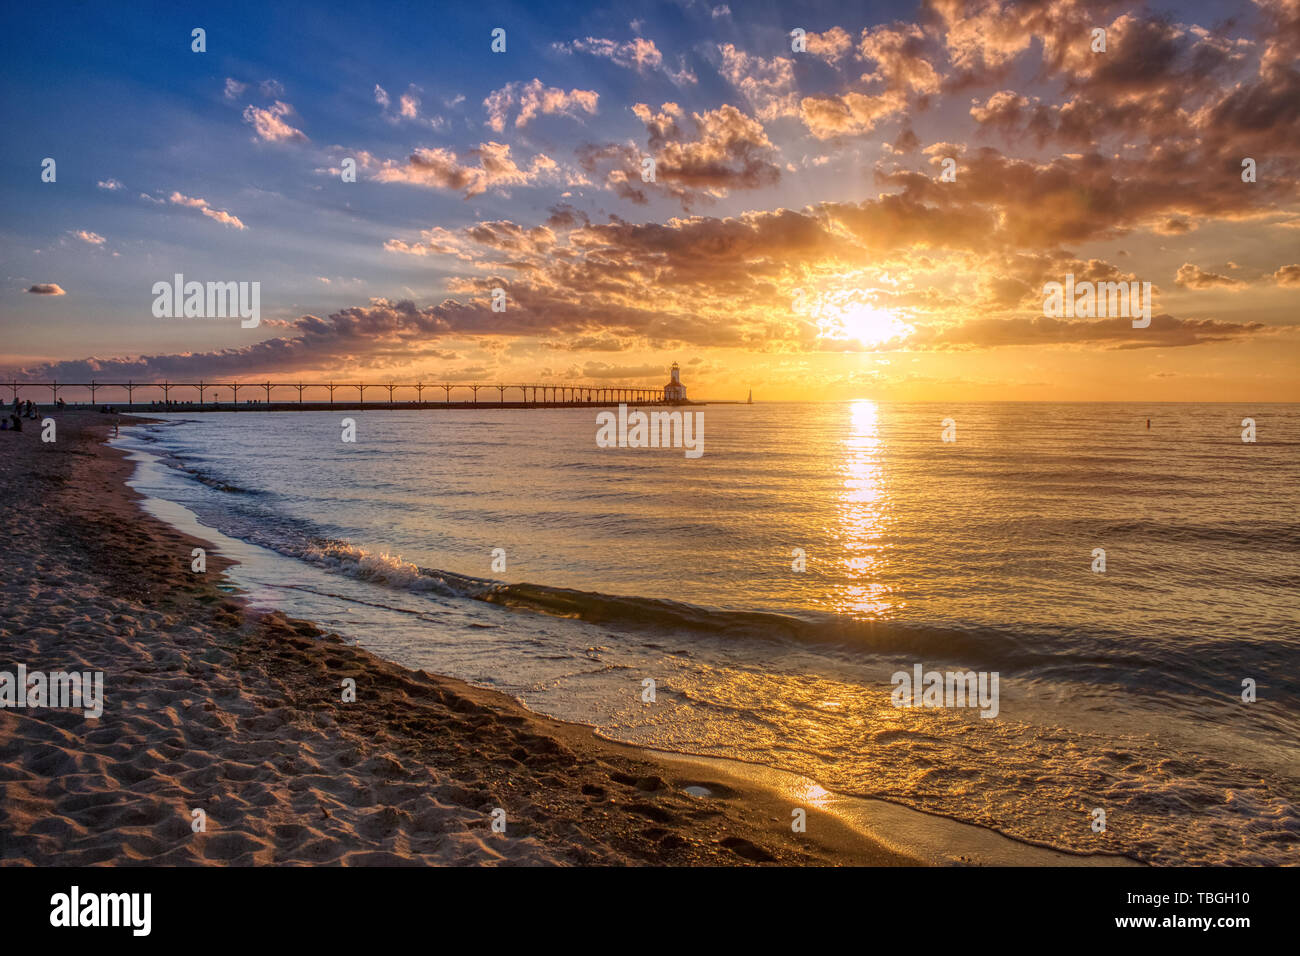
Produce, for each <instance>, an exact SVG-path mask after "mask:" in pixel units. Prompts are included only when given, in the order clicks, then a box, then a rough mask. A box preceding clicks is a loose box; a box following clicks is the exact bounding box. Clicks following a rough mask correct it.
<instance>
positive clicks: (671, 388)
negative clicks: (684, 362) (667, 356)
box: [664, 362, 686, 405]
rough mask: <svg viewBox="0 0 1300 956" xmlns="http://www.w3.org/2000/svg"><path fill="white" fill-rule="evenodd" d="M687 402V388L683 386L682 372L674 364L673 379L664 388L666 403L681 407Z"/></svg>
mask: <svg viewBox="0 0 1300 956" xmlns="http://www.w3.org/2000/svg"><path fill="white" fill-rule="evenodd" d="M685 401H686V386H685V385H683V384H682V372H681V369H679V368H678V367H677V363H676V362H674V363H673V367H672V378H670V379H669V381H668V384H667V385H665V386H664V402H666V403H667V404H669V405H681V404H683V403H684V402H685Z"/></svg>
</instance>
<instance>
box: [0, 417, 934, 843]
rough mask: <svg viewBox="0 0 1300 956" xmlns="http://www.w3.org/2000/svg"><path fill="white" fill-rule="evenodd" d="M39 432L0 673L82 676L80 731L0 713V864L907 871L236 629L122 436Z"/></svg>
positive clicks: (467, 696) (462, 694) (739, 786)
mask: <svg viewBox="0 0 1300 956" xmlns="http://www.w3.org/2000/svg"><path fill="white" fill-rule="evenodd" d="M57 421H58V432H57V441H55V442H53V443H43V442H42V441H41V434H40V431H41V430H40V428H39V423H38V422H31V421H29V422H28V423H27V427H26V428H25V429H24V431H22V432H21V433H14V432H5V433H4V435H3V436H0V442H2V443H3V449H4V451H3V454H0V475H2V476H3V489H4V499H5V501H6V502H7V507H6V508H5V509H4V523H5V527H4V536H5V539H6V540H7V541H8V542H9V545H8V546H7V547H6V549H5V554H4V558H3V560H2V561H0V582H2V587H3V594H4V600H3V610H0V648H2V649H3V659H0V670H9V671H13V670H14V668H15V667H16V666H17V665H18V664H24V665H25V666H26V667H27V669H28V670H29V671H37V670H42V671H59V670H77V671H102V672H103V674H104V701H103V704H104V709H103V715H102V717H100V718H99V719H91V718H87V717H86V716H85V715H84V713H83V712H82V711H81V710H73V709H66V710H64V709H54V708H49V707H27V708H9V709H3V710H0V794H2V797H3V798H2V799H0V863H4V864H6V865H15V864H17V865H23V864H26V865H91V864H105V865H122V864H152V865H182V864H233V865H251V864H347V865H384V866H387V865H401V864H448V865H480V864H606V865H608V864H615V865H618V864H624V865H647V864H648V865H701V864H703V865H737V864H740V865H747V864H752V863H771V864H814V865H816V864H831V865H837V864H851V865H859V864H872V865H907V864H914V863H916V862H917V860H915V859H913V858H911V857H909V856H905V855H902V854H900V853H898V852H896V851H895V850H892V849H889V848H887V847H886V846H885V845H884V844H883V843H880V842H876V841H874V840H872V839H870V838H868V837H867V836H865V835H863V834H862V833H861V832H859V831H858V830H856V829H853V828H850V827H848V826H845V825H844V824H843V823H842V822H841V821H840V820H838V819H837V818H835V817H834V816H831V815H829V814H824V813H821V812H819V811H818V810H816V809H814V808H809V810H808V832H806V833H801V834H794V833H792V832H791V827H790V822H789V821H790V813H791V805H790V803H789V801H788V800H784V799H783V798H782V796H781V795H780V794H779V793H777V792H774V791H771V790H767V789H764V788H762V787H760V786H751V785H747V784H746V782H745V781H744V779H743V778H736V777H727V778H725V779H724V777H723V775H721V774H719V775H713V776H710V775H708V774H704V775H691V772H690V769H689V768H685V769H684V767H683V765H682V764H681V763H674V762H672V761H669V760H661V759H657V758H656V756H655V755H654V754H653V753H652V752H649V751H642V750H637V749H635V748H630V747H624V746H619V745H615V744H611V743H608V742H606V741H603V740H601V739H598V738H597V737H595V736H594V735H593V734H592V733H591V732H590V731H589V730H588V729H586V728H584V727H580V726H576V725H570V724H564V723H560V722H557V721H553V720H549V719H546V718H543V717H539V716H537V715H535V714H532V713H530V712H528V711H526V710H525V709H523V708H522V707H520V706H518V705H517V704H516V703H515V702H514V701H513V700H511V699H509V698H507V697H505V696H503V695H500V694H497V693H494V692H491V691H486V690H482V689H478V688H474V687H471V686H469V685H467V684H465V683H463V682H460V681H456V680H452V679H449V678H445V677H440V676H437V675H433V674H428V673H424V672H412V671H408V670H405V669H403V668H400V667H398V666H396V665H394V664H390V663H387V662H385V661H383V660H380V659H379V658H377V657H375V656H374V655H372V654H369V653H367V652H365V651H363V650H361V649H359V648H356V647H353V646H350V645H348V644H347V643H345V642H344V641H343V640H342V639H340V638H339V637H338V636H336V635H333V634H326V633H323V632H321V630H320V629H319V628H317V627H316V626H315V625H313V624H312V623H310V622H307V621H297V620H292V619H287V618H286V617H284V616H283V615H282V614H279V613H270V614H262V613H256V612H253V611H251V610H250V609H249V608H247V607H246V606H245V604H244V603H243V602H242V601H241V600H240V598H239V595H238V594H237V593H234V592H233V589H232V588H231V587H230V586H229V584H227V583H226V582H225V581H224V579H223V576H222V568H223V566H224V565H223V562H222V559H221V558H220V556H218V555H215V554H212V553H211V552H209V554H208V563H207V570H206V572H205V573H202V574H199V573H194V572H192V571H191V568H190V560H191V558H190V554H191V549H193V548H195V547H206V546H207V545H206V543H205V542H201V541H198V540H196V539H192V538H189V537H187V536H185V535H183V534H181V533H180V532H178V531H176V530H174V529H172V528H171V527H169V526H167V525H165V524H163V523H161V522H159V521H157V520H155V519H153V518H151V517H149V516H147V515H146V514H144V513H143V511H142V510H141V509H140V507H139V503H138V495H136V493H135V492H133V491H131V490H130V489H128V488H127V487H126V485H125V483H124V482H125V479H126V478H127V477H128V476H129V474H130V470H131V467H132V466H131V465H130V464H129V463H128V462H127V461H126V460H125V456H124V455H123V454H122V453H121V452H120V451H118V450H116V449H114V448H111V447H109V446H107V445H105V444H104V443H103V441H104V438H105V437H106V436H107V435H109V434H111V433H112V431H113V426H114V425H115V424H117V423H121V424H128V423H138V422H139V419H127V418H125V417H121V416H116V415H109V414H99V413H96V412H90V411H71V410H68V411H64V412H61V413H58V415H57ZM346 678H352V679H353V680H355V682H356V701H355V702H351V703H344V702H343V701H342V696H343V695H342V691H341V686H342V684H343V681H344V680H345V679H346ZM687 787H704V788H706V789H707V790H708V791H709V792H710V794H711V795H710V796H707V797H704V796H697V795H694V794H692V793H690V792H687V790H686V788H687ZM498 808H499V809H501V810H504V811H505V820H506V832H505V833H497V832H494V831H493V829H492V825H491V823H492V814H493V811H494V810H496V809H498ZM196 810H202V811H203V816H205V817H206V830H205V831H204V832H195V829H194V827H193V826H192V823H193V821H194V820H195V819H196V814H195V811H196Z"/></svg>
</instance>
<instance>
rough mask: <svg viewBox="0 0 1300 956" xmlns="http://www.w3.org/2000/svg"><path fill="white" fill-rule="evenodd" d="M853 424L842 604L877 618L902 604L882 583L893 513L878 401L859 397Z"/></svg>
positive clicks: (844, 498) (844, 496)
mask: <svg viewBox="0 0 1300 956" xmlns="http://www.w3.org/2000/svg"><path fill="white" fill-rule="evenodd" d="M849 425H850V431H849V435H848V437H847V438H845V439H844V442H843V458H842V460H841V462H840V470H841V473H842V475H843V489H844V490H843V492H842V493H841V495H840V500H839V506H840V507H839V518H840V528H839V534H840V540H841V543H842V546H843V553H844V559H843V568H844V577H845V584H844V585H843V586H842V588H841V590H840V593H839V594H838V595H837V596H836V598H837V599H836V603H837V605H838V607H837V610H840V611H842V612H843V613H847V614H851V615H853V616H855V617H868V618H876V617H880V616H881V615H883V614H884V613H885V612H887V611H889V610H890V609H891V608H893V607H895V606H896V602H895V601H894V600H893V599H892V597H891V594H890V589H889V587H888V586H887V585H885V584H884V583H882V577H883V572H884V570H885V568H886V566H887V562H888V545H887V544H885V543H884V538H885V536H886V533H887V532H888V530H889V528H890V526H891V525H892V518H891V517H890V510H891V509H890V499H889V489H888V487H887V483H886V479H885V475H884V464H883V458H884V453H885V445H884V441H883V439H882V438H881V437H880V416H879V409H878V408H877V406H876V403H875V402H870V401H859V402H854V403H853V404H852V405H851V406H850V409H849Z"/></svg>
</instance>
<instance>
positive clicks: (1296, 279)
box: [1273, 264, 1300, 287]
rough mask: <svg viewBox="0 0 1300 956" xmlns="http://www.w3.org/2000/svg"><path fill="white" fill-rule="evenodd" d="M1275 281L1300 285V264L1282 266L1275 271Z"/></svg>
mask: <svg viewBox="0 0 1300 956" xmlns="http://www.w3.org/2000/svg"><path fill="white" fill-rule="evenodd" d="M1273 281H1274V282H1276V283H1277V284H1278V285H1284V286H1292V287H1300V264H1297V265H1289V266H1282V267H1280V268H1279V269H1278V270H1277V271H1276V272H1274V273H1273Z"/></svg>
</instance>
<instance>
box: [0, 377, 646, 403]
mask: <svg viewBox="0 0 1300 956" xmlns="http://www.w3.org/2000/svg"><path fill="white" fill-rule="evenodd" d="M6 385H7V386H8V388H9V389H10V391H11V393H12V396H11V397H12V398H13V399H15V400H16V399H19V398H20V395H21V393H22V392H23V391H24V390H27V389H33V390H44V389H49V390H50V400H51V401H53V402H57V401H58V399H59V392H60V391H65V392H66V391H68V390H70V389H84V390H86V391H87V392H89V395H90V404H91V405H95V404H98V403H99V401H100V399H99V398H98V397H97V396H99V395H102V394H111V395H117V396H120V395H121V393H122V392H125V393H126V402H127V405H135V404H136V400H135V395H136V393H137V392H140V393H142V394H144V395H151V396H153V397H152V398H150V399H149V400H148V404H150V405H151V406H156V405H158V404H163V405H193V404H196V403H195V402H193V400H192V398H190V397H185V398H173V397H172V393H173V392H179V393H180V394H181V395H183V396H193V395H197V397H198V402H197V404H198V405H200V406H204V405H207V404H209V402H213V403H220V404H227V405H238V404H240V397H239V396H240V392H241V391H242V392H243V394H244V396H245V397H244V399H243V403H244V404H245V405H247V404H249V403H250V402H251V401H253V399H249V398H248V395H249V394H250V393H251V394H252V395H254V396H256V401H258V402H259V403H262V404H265V405H303V406H306V405H334V404H336V397H337V404H344V403H346V404H349V405H367V404H369V405H391V406H410V405H419V406H426V405H462V404H467V405H478V404H492V405H509V406H523V407H544V406H551V405H565V406H567V405H609V404H616V403H619V402H632V403H636V404H654V403H662V402H663V400H664V394H663V389H662V388H645V387H640V386H632V387H628V386H605V385H557V384H546V383H541V382H538V383H520V384H510V385H502V384H498V383H495V382H488V383H484V382H431V383H425V382H416V383H414V384H411V383H398V382H333V381H331V382H228V381H215V382H209V381H198V382H134V381H127V382H99V381H90V382H17V381H13V382H8V383H6ZM276 389H280V390H281V391H280V392H279V394H278V395H277V396H276V397H275V398H272V394H273V392H274V391H275V390H276ZM284 389H292V390H293V392H292V393H291V395H290V397H289V399H288V400H287V401H286V400H285V399H284V398H283V395H284V391H283V390H284ZM367 389H379V390H380V391H379V393H378V394H380V395H382V394H384V392H387V394H388V400H387V402H385V401H383V400H382V399H381V400H380V401H378V402H375V401H373V400H372V401H370V402H367V401H366V390H367ZM438 389H442V391H443V395H442V401H436V400H434V401H429V400H426V399H425V397H424V393H425V392H426V391H429V392H430V394H432V395H435V396H436V395H437V390H438ZM309 390H310V391H311V394H312V398H311V399H310V400H309V399H307V398H306V397H305V396H306V395H307V393H308V391H309ZM322 390H323V392H324V393H325V394H327V395H328V398H325V397H324V395H322ZM340 390H341V394H339V395H338V396H336V393H339V392H340ZM223 391H224V392H226V393H227V394H228V397H223V396H222V392H223ZM481 391H482V392H485V393H486V394H488V395H491V394H492V392H496V395H495V399H496V400H495V401H491V400H490V399H489V400H488V401H485V402H480V401H479V392H481ZM354 392H355V395H356V399H355V401H351V400H350V399H351V398H352V395H353V393H354ZM399 392H400V393H401V398H400V400H399V398H398V394H399ZM412 392H414V396H415V398H414V401H411V400H410V397H409V396H410V395H411V393H412ZM453 392H456V393H457V396H458V400H457V401H453V400H452V393H453ZM372 394H374V393H372ZM209 396H212V397H211V398H209ZM160 399H161V401H159V400H160ZM118 401H119V402H120V399H118ZM142 404H143V403H142Z"/></svg>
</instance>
